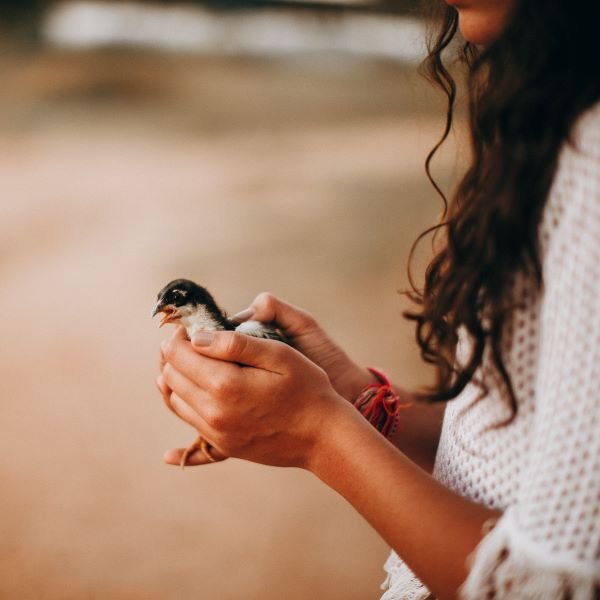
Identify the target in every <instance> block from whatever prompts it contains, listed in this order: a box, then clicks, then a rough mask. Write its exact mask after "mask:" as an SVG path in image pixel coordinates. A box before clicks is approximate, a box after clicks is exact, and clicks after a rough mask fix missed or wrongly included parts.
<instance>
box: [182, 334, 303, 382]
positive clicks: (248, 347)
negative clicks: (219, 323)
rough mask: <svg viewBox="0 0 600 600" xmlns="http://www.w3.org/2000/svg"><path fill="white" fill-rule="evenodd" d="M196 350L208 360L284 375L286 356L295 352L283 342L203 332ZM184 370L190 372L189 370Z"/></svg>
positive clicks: (248, 336) (195, 345)
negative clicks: (282, 371)
mask: <svg viewBox="0 0 600 600" xmlns="http://www.w3.org/2000/svg"><path fill="white" fill-rule="evenodd" d="M192 346H193V349H194V350H195V351H196V352H198V353H200V354H202V355H203V356H205V357H209V358H213V359H217V360H220V361H226V362H228V363H234V364H237V365H245V366H250V367H257V368H260V369H264V370H266V371H272V372H274V373H278V372H281V369H282V361H283V359H284V356H283V355H284V354H285V352H294V350H293V349H292V348H290V347H289V346H287V345H285V344H282V343H280V342H273V340H266V339H261V338H256V337H253V336H250V335H244V334H243V333H239V332H237V331H214V332H207V331H203V332H200V333H199V334H197V335H195V336H194V337H193V339H192ZM187 367H188V364H186V368H187ZM182 370H183V372H184V373H185V372H187V371H186V370H185V368H182ZM232 375H233V373H232Z"/></svg>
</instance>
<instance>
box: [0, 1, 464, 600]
mask: <svg viewBox="0 0 600 600" xmlns="http://www.w3.org/2000/svg"><path fill="white" fill-rule="evenodd" d="M413 4H414V3H411V2H401V1H397V2H393V3H388V4H386V3H379V4H361V3H353V4H349V5H346V6H341V5H324V4H304V3H295V4H285V3H278V2H270V3H269V2H265V3H252V4H248V3H246V4H244V3H243V2H240V3H236V2H227V3H212V4H206V3H205V4H171V3H165V2H163V3H155V4H147V3H142V2H138V3H130V2H112V3H111V2H104V3H100V2H63V3H52V2H46V3H41V2H21V3H14V4H13V5H12V6H7V7H6V8H3V9H1V10H2V14H1V20H2V24H1V34H2V36H1V37H2V41H1V42H0V50H1V52H0V69H1V73H2V87H1V91H0V274H1V276H0V314H1V315H2V337H1V343H0V364H1V369H2V373H1V377H0V382H1V386H2V418H1V429H2V433H1V436H0V493H1V498H2V511H1V512H0V597H1V598H2V599H5V598H6V599H13V598H14V599H24V600H26V599H43V600H45V599H57V600H58V599H61V600H66V599H95V598H98V599H100V598H102V599H115V600H121V599H132V600H133V599H135V600H138V599H139V600H142V599H144V600H145V599H148V600H155V599H156V600H159V599H167V600H170V599H180V598H181V599H183V598H186V599H188V598H202V599H204V598H206V599H209V598H210V599H217V600H241V599H244V600H251V599H257V600H258V599H264V600H269V599H281V598H286V599H290V600H305V599H314V598H318V599H332V600H333V599H340V600H342V599H344V600H353V599H356V600H358V599H361V600H363V599H365V598H377V597H378V586H379V584H380V583H381V581H382V579H383V572H382V563H383V561H384V559H385V557H386V555H387V551H388V549H387V547H386V545H385V544H384V543H383V542H382V541H381V540H380V539H379V538H378V536H377V534H376V533H375V532H373V531H372V530H371V529H370V527H369V526H368V525H367V524H366V523H365V522H364V521H363V520H362V518H361V517H360V515H358V514H357V513H356V512H355V511H354V510H353V509H352V507H351V506H349V505H348V504H347V503H346V502H345V501H344V500H343V499H341V498H340V497H338V496H337V495H336V494H335V493H334V492H332V491H331V490H328V489H327V488H325V487H324V486H323V485H321V484H320V483H319V482H318V481H317V480H316V479H315V478H314V477H312V476H311V475H310V474H307V473H305V472H302V471H300V470H296V469H274V468H267V467H263V466H257V465H253V464H249V463H246V462H242V461H235V460H230V461H227V462H225V463H223V464H219V465H217V466H209V467H206V468H199V469H192V468H190V469H186V470H185V471H184V472H181V471H180V470H178V469H176V468H172V467H167V466H165V465H163V464H162V460H161V457H162V454H163V452H164V450H166V449H167V448H169V447H173V446H181V445H185V444H187V443H188V442H190V441H191V440H192V439H193V438H194V432H193V431H191V430H190V429H189V428H188V427H187V426H185V425H184V424H182V423H180V422H178V421H177V420H176V419H175V418H174V417H173V416H172V415H171V414H170V413H168V412H167V411H166V410H165V409H164V407H163V405H162V403H161V400H160V398H159V396H158V393H157V392H156V390H155V387H154V379H155V376H156V374H157V357H158V344H159V341H160V340H161V339H162V338H164V337H165V336H166V335H167V332H166V331H163V330H161V331H159V330H158V329H157V324H156V322H153V321H152V320H151V318H150V311H151V308H152V306H153V302H154V299H155V295H156V292H157V291H158V289H159V288H161V287H162V285H163V284H164V283H166V281H168V280H170V279H172V278H175V277H189V278H192V279H195V280H197V281H199V282H201V283H202V284H204V285H205V286H207V287H208V288H209V289H210V290H212V292H213V293H214V295H215V296H216V297H217V299H218V300H219V301H220V303H221V304H222V305H223V306H225V307H226V308H227V309H229V310H230V311H232V312H235V311H238V310H241V309H243V308H245V307H246V306H247V305H248V303H249V302H250V301H251V300H252V299H253V297H254V296H255V295H256V294H257V293H259V292H260V291H263V290H270V291H272V292H274V293H276V294H278V295H280V296H282V297H284V298H285V299H287V300H288V301H290V302H293V303H295V304H297V305H300V306H303V307H305V308H307V309H308V310H310V311H312V312H313V313H314V314H315V315H316V316H317V318H318V319H319V321H320V322H321V323H322V324H323V326H324V327H325V328H326V329H327V330H328V331H329V332H330V333H331V334H332V336H333V337H334V338H335V339H336V340H337V341H339V342H340V343H341V344H342V345H343V346H345V348H346V349H347V350H348V352H349V353H350V354H351V355H352V356H353V357H354V358H355V359H356V360H357V361H359V362H361V363H364V364H376V365H379V366H381V367H383V368H384V369H387V370H388V372H389V373H391V374H392V375H393V378H394V379H395V380H397V381H399V382H402V383H404V384H405V385H418V384H420V383H423V382H424V381H425V380H426V379H427V377H428V373H427V372H426V371H425V370H424V368H423V366H422V365H421V363H420V361H419V359H418V355H417V352H416V350H415V347H414V344H413V342H412V330H411V328H410V326H408V325H407V324H406V323H404V322H403V320H402V317H401V311H402V309H403V303H402V299H401V297H400V296H399V294H398V293H397V290H398V289H399V288H403V287H405V286H406V261H407V255H408V250H409V248H410V245H411V243H412V241H413V239H414V238H415V236H416V235H417V233H418V232H419V231H421V230H422V229H424V228H425V227H426V226H428V225H430V224H432V223H433V222H434V221H435V219H436V217H437V216H438V214H439V212H440V209H441V203H440V201H439V199H438V198H437V197H436V196H435V194H434V193H433V191H432V189H431V187H430V185H429V184H428V182H427V180H426V178H425V176H424V170H423V162H424V159H425V156H426V154H427V151H428V149H429V148H430V147H431V146H432V145H433V143H434V142H435V141H436V139H437V137H438V136H439V133H440V131H441V128H442V125H443V99H442V98H440V97H439V95H438V93H437V92H435V91H433V90H432V89H431V87H430V86H429V84H427V83H425V82H424V81H423V80H422V79H421V78H420V77H419V75H418V74H417V64H418V61H419V60H420V59H421V58H422V56H423V52H424V50H423V39H422V36H423V23H422V22H421V21H420V18H419V17H418V15H417V14H416V13H415V12H414V11H415V6H414V5H413ZM456 170H457V169H456V164H455V158H454V150H453V149H452V148H449V149H448V150H446V151H445V152H443V153H442V154H441V155H440V156H439V157H438V158H437V159H436V163H435V171H436V173H437V174H438V176H439V178H440V180H441V181H442V182H444V185H446V186H447V187H448V186H449V185H451V181H452V179H453V177H454V174H455V173H456ZM424 260H426V253H425V254H424V255H423V256H422V257H421V259H420V260H418V261H417V271H418V270H419V265H421V266H422V264H423V261H424ZM329 426H331V427H333V426H334V425H333V424H324V427H329Z"/></svg>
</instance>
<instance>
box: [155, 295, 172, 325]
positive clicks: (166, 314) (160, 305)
mask: <svg viewBox="0 0 600 600" xmlns="http://www.w3.org/2000/svg"><path fill="white" fill-rule="evenodd" d="M158 313H163V317H162V319H161V320H160V323H159V325H158V326H159V327H162V326H163V325H166V324H167V323H170V322H172V321H174V320H175V319H176V318H177V309H176V308H175V306H173V305H172V304H165V303H164V302H162V301H161V300H159V301H158V302H157V304H156V306H155V307H154V310H153V311H152V316H153V317H155V316H156V315H157V314H158Z"/></svg>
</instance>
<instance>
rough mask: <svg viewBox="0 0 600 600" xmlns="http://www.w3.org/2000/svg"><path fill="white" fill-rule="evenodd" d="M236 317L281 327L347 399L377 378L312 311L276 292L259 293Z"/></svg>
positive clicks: (293, 343)
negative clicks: (360, 363) (374, 377)
mask: <svg viewBox="0 0 600 600" xmlns="http://www.w3.org/2000/svg"><path fill="white" fill-rule="evenodd" d="M234 319H237V320H238V321H239V322H242V321H244V320H246V319H256V320H257V321H261V322H263V323H270V324H273V325H275V326H276V327H278V328H279V329H280V330H281V331H282V332H283V333H284V334H285V336H286V338H287V339H288V341H289V342H290V343H291V344H292V346H294V348H296V349H297V350H299V351H300V352H301V353H302V354H304V356H306V357H307V358H309V359H310V360H311V361H312V362H313V363H315V364H317V365H318V366H320V367H321V368H322V369H323V370H324V371H325V372H326V373H327V376H328V377H329V380H330V382H331V384H332V386H333V387H334V389H335V390H336V391H337V392H338V394H340V395H341V396H343V397H344V398H346V400H350V401H352V400H354V399H355V398H356V397H357V396H358V394H359V393H360V391H361V390H362V389H363V388H364V387H365V386H366V385H368V384H369V383H372V381H373V375H372V374H371V373H370V372H369V371H367V370H366V369H364V368H361V367H359V366H358V365H357V364H356V363H355V362H354V361H352V360H351V359H350V357H349V356H348V355H347V354H346V353H345V352H344V351H343V350H342V349H341V348H340V347H339V346H338V345H337V344H336V343H335V342H334V341H333V340H332V339H331V338H330V337H329V335H328V334H327V333H325V331H324V330H323V329H322V328H321V326H320V325H319V324H318V323H317V321H316V320H315V319H314V317H313V316H312V315H311V314H309V313H308V312H306V311H305V310H302V309H301V308H298V307H296V306H294V305H292V304H288V303H287V302H284V301H283V300H280V299H279V298H277V297H276V296H273V294H269V293H266V292H263V293H262V294H259V295H258V296H257V297H256V298H255V299H254V301H253V302H252V304H251V305H250V307H249V308H248V309H246V310H244V311H242V312H241V313H238V314H237V315H235V316H234Z"/></svg>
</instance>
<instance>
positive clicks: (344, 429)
mask: <svg viewBox="0 0 600 600" xmlns="http://www.w3.org/2000/svg"><path fill="white" fill-rule="evenodd" d="M340 400H342V399H341V398H340ZM321 422H322V423H330V424H331V426H330V427H322V426H321V427H319V433H318V435H317V437H316V438H315V440H314V443H313V444H312V448H311V452H310V455H309V456H308V459H307V463H306V465H305V468H306V469H307V470H308V471H310V472H312V473H313V474H314V475H316V476H317V477H318V478H319V479H321V480H322V481H324V482H326V483H328V482H329V481H330V479H331V477H332V476H333V475H334V474H335V472H336V470H337V469H338V468H339V466H340V464H341V462H342V460H343V459H344V457H345V453H346V452H347V451H348V448H349V447H350V446H351V445H357V444H360V442H359V441H358V440H360V438H361V436H362V435H363V434H365V433H366V434H367V435H370V434H371V433H372V432H374V429H373V428H372V427H371V425H369V423H368V422H367V421H365V419H364V418H363V417H362V415H361V414H360V413H359V412H358V411H357V410H356V409H355V408H354V406H353V405H352V404H351V403H350V402H346V401H340V402H337V403H335V404H334V405H332V407H331V411H330V413H329V414H328V415H327V416H326V417H325V418H323V420H322V421H321Z"/></svg>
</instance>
